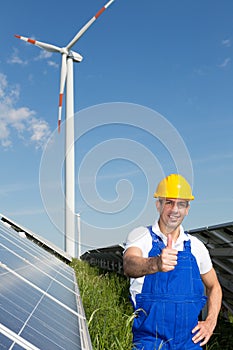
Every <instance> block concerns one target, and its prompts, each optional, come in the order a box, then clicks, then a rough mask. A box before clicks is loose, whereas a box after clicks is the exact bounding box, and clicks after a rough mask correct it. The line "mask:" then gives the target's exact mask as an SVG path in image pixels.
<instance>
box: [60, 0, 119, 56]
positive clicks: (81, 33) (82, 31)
mask: <svg viewBox="0 0 233 350" xmlns="http://www.w3.org/2000/svg"><path fill="white" fill-rule="evenodd" d="M114 1H115V0H110V1H108V2H107V4H106V5H104V6H103V7H102V8H101V9H100V10H99V11H98V12H97V13H96V15H95V16H94V17H92V18H91V19H90V20H89V21H88V22H87V23H86V24H85V25H84V26H83V27H82V28H81V29H80V31H79V32H78V33H77V34H76V35H75V37H74V38H73V39H72V40H71V41H70V42H69V44H68V45H67V46H66V49H67V50H68V51H69V50H70V49H71V47H72V46H73V45H74V44H75V43H76V42H77V41H78V40H79V39H80V38H81V36H82V35H83V34H84V33H85V32H86V30H87V29H88V28H89V27H90V26H91V25H92V23H94V22H95V20H96V19H97V18H98V17H99V16H100V15H101V14H102V13H103V12H104V11H105V10H106V9H107V8H108V7H109V6H110V5H111V4H112V3H113V2H114Z"/></svg>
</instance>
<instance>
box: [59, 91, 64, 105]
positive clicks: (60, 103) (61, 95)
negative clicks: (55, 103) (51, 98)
mask: <svg viewBox="0 0 233 350" xmlns="http://www.w3.org/2000/svg"><path fill="white" fill-rule="evenodd" d="M62 98H63V94H60V95H59V107H61V106H62Z"/></svg>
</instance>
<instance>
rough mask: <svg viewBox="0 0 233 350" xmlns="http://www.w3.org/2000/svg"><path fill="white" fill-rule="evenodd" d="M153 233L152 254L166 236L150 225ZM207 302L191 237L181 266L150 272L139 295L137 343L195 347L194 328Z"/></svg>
mask: <svg viewBox="0 0 233 350" xmlns="http://www.w3.org/2000/svg"><path fill="white" fill-rule="evenodd" d="M148 229H149V230H150V233H151V236H152V249H151V251H150V252H149V257H152V256H157V255H159V254H160V253H161V251H162V249H164V248H165V245H164V243H163V241H162V239H161V238H160V237H159V236H157V235H156V234H155V233H154V232H153V231H152V229H151V227H148ZM205 303H206V297H205V296H204V286H203V283H202V280H201V277H200V272H199V268H198V266H197V262H196V258H195V257H194V256H193V254H192V253H191V242H190V240H188V241H184V250H183V251H179V252H178V260H177V265H176V267H175V269H174V270H172V271H169V272H157V273H154V274H150V275H146V276H145V278H144V284H143V287H142V292H141V293H140V294H137V295H136V307H135V314H136V317H135V319H134V323H133V344H134V348H133V349H135V350H136V349H137V350H142V349H143V350H159V349H161V350H194V349H199V350H200V349H201V346H200V344H194V342H193V341H192V337H193V336H194V334H192V329H193V328H194V327H195V326H196V325H197V323H198V316H199V314H200V311H201V310H202V308H203V307H204V305H205Z"/></svg>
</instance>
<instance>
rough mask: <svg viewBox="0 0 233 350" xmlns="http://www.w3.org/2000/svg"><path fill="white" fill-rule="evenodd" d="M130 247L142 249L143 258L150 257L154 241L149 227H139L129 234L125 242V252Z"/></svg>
mask: <svg viewBox="0 0 233 350" xmlns="http://www.w3.org/2000/svg"><path fill="white" fill-rule="evenodd" d="M130 247H137V248H140V249H141V251H142V255H143V257H148V253H149V251H150V250H151V248H152V239H151V235H150V232H149V230H148V229H147V227H144V226H139V227H137V228H135V229H133V230H132V231H131V232H130V233H129V234H128V236H127V239H126V242H125V251H126V250H127V249H128V248H130Z"/></svg>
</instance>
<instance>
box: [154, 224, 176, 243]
mask: <svg viewBox="0 0 233 350" xmlns="http://www.w3.org/2000/svg"><path fill="white" fill-rule="evenodd" d="M158 225H159V228H160V231H161V232H162V233H163V234H164V235H165V236H166V237H167V235H168V234H169V233H170V234H171V235H172V240H173V241H174V242H176V241H177V239H178V237H179V235H180V225H179V226H178V227H176V228H171V227H168V226H166V225H164V224H163V222H161V221H160V220H159V221H158Z"/></svg>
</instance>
